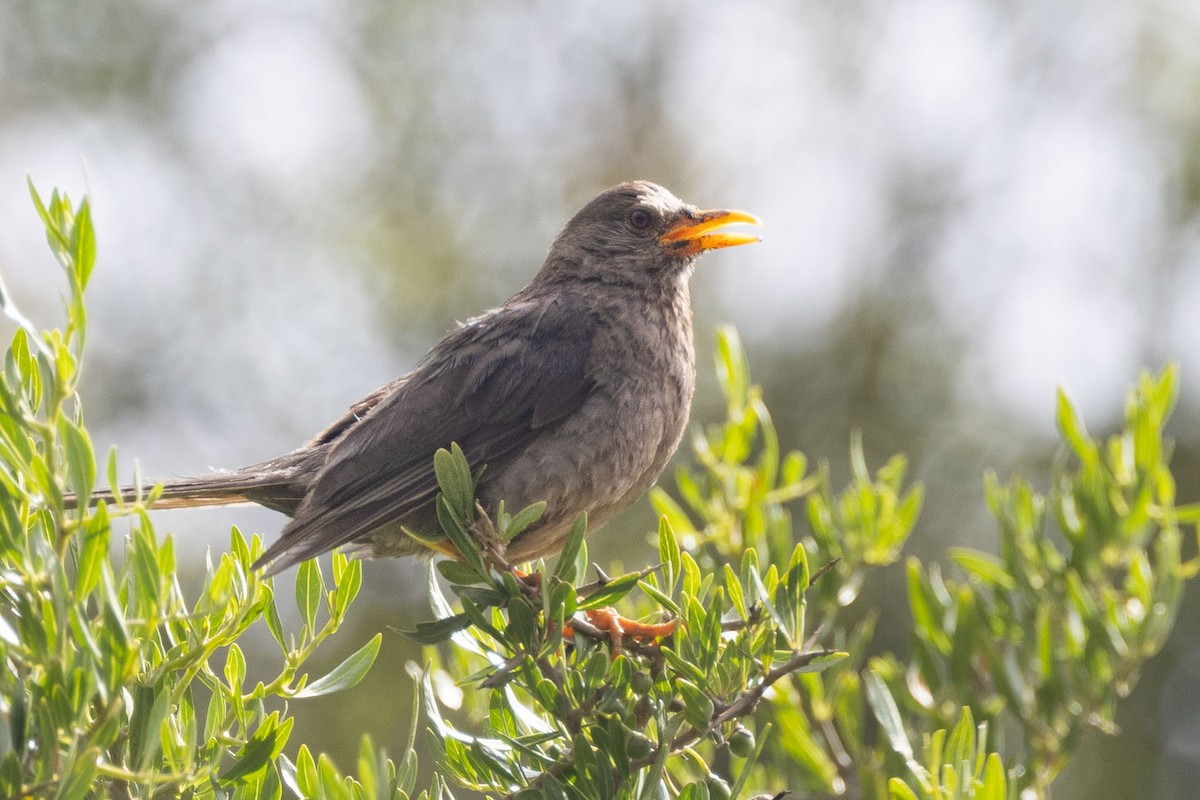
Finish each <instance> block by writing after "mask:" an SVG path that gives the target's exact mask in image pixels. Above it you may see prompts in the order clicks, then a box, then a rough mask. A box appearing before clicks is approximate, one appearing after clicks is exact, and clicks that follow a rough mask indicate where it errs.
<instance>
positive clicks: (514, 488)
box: [479, 390, 687, 560]
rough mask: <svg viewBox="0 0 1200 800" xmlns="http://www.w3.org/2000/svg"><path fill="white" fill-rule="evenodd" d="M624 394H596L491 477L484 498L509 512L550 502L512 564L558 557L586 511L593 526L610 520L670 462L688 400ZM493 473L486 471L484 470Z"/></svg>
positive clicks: (516, 545)
mask: <svg viewBox="0 0 1200 800" xmlns="http://www.w3.org/2000/svg"><path fill="white" fill-rule="evenodd" d="M647 394H649V395H651V396H653V394H654V393H637V392H629V391H623V392H619V393H606V392H598V393H596V394H593V395H592V396H591V397H590V398H589V399H588V401H587V402H586V403H585V404H584V406H583V407H582V408H581V409H580V410H579V412H578V413H576V414H573V415H572V416H571V417H570V418H569V419H567V420H565V421H564V422H563V423H562V424H561V425H559V426H557V427H556V428H554V429H553V430H548V431H547V432H546V433H545V434H543V435H542V436H540V437H539V438H538V439H537V440H535V441H534V442H533V443H532V444H531V445H530V446H529V447H528V448H527V449H526V450H525V451H524V452H522V453H521V454H520V455H518V456H517V457H516V458H515V459H514V460H513V461H511V462H509V463H507V464H505V465H504V467H503V469H501V470H497V471H496V473H495V475H494V476H493V479H492V480H487V478H486V477H485V479H484V481H483V483H482V485H481V486H480V492H479V493H480V499H481V500H482V501H483V504H484V507H485V508H489V509H491V508H495V506H496V504H497V503H498V502H499V501H500V500H501V499H503V500H504V502H505V507H506V508H507V509H508V510H509V513H515V512H516V511H517V510H518V509H520V508H522V507H524V506H526V505H528V504H530V503H534V502H538V501H539V500H544V501H545V502H546V513H545V515H544V516H543V519H542V523H541V524H539V525H538V526H537V527H536V528H532V529H530V530H529V531H527V532H526V533H524V534H522V535H521V536H520V537H519V538H518V539H517V540H515V541H514V542H512V543H511V544H510V547H509V556H510V558H511V559H513V560H525V559H528V558H534V557H537V556H539V555H542V554H544V553H549V552H553V551H554V550H556V549H557V548H558V547H559V546H560V545H561V542H562V539H563V538H564V537H565V536H566V533H567V531H568V530H569V529H570V527H571V525H572V523H573V522H574V521H575V519H576V518H577V517H578V516H579V514H581V513H583V512H587V514H588V518H589V528H592V529H595V528H596V527H599V526H600V525H603V524H604V523H605V522H607V521H608V520H609V519H610V518H611V517H612V516H613V515H615V514H616V513H617V512H619V511H621V510H622V509H624V508H625V507H626V506H628V505H629V504H631V503H632V502H633V501H634V500H636V499H637V498H638V497H639V496H641V494H642V493H643V492H645V491H646V490H647V489H648V488H649V487H650V486H651V485H652V484H653V483H654V481H655V480H656V479H657V478H658V476H659V474H660V473H661V472H662V469H663V467H664V466H665V465H666V463H667V461H668V460H669V459H670V457H671V454H672V453H673V452H674V450H675V447H676V445H677V444H678V443H679V438H680V436H681V434H682V432H683V426H684V424H685V422H686V418H687V407H686V405H687V404H686V402H684V398H682V397H679V398H670V399H666V398H664V397H663V395H662V393H661V390H660V392H658V393H657V394H658V397H657V398H655V399H653V400H651V399H649V398H648V397H647V396H646V395H647ZM485 476H486V473H485Z"/></svg>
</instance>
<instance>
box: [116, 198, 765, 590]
mask: <svg viewBox="0 0 1200 800" xmlns="http://www.w3.org/2000/svg"><path fill="white" fill-rule="evenodd" d="M736 222H745V223H751V224H759V222H758V220H757V219H756V218H755V217H753V216H751V215H750V214H746V213H744V212H741V211H726V210H719V211H701V210H699V209H697V208H695V207H694V206H690V205H687V204H685V203H684V202H682V201H681V200H679V199H678V198H676V197H675V196H674V195H672V194H671V193H670V192H668V191H667V190H666V189H663V188H662V187H661V186H656V185H655V184H653V183H648V182H646V181H635V182H632V183H623V184H621V185H619V186H615V187H613V188H612V189H609V190H608V191H606V192H603V193H602V194H600V195H599V196H598V197H596V198H595V199H593V200H592V201H591V202H590V203H588V204H587V205H586V206H584V207H583V209H582V210H580V211H579V213H577V214H576V215H575V216H574V217H573V218H572V219H571V220H570V221H569V222H568V223H567V224H566V226H565V227H564V228H563V230H562V232H561V233H560V234H559V235H558V237H557V238H556V239H555V240H554V243H553V245H552V246H551V247H550V252H549V254H548V255H547V256H546V260H545V262H544V263H543V264H542V267H541V269H540V270H538V273H537V275H535V276H534V278H533V281H532V282H530V284H529V285H528V286H526V287H525V288H524V289H522V290H521V291H520V292H518V293H517V294H516V295H514V296H513V297H512V298H510V299H509V300H508V301H507V302H505V303H504V304H503V305H501V306H500V307H498V308H495V309H492V310H491V311H488V312H486V313H484V314H482V315H480V316H478V317H475V318H474V319H471V320H469V321H467V322H466V323H465V324H463V325H461V326H460V327H458V328H457V329H456V330H454V331H453V332H452V333H450V334H449V335H448V336H447V337H446V338H445V339H443V340H442V341H441V342H439V343H438V344H437V345H436V346H435V347H434V348H433V350H432V351H430V353H429V354H428V355H427V356H426V357H425V359H424V360H423V361H422V362H421V363H420V364H419V365H418V366H417V368H416V369H414V370H413V371H412V372H410V373H408V374H407V375H405V376H403V377H401V378H399V379H397V380H395V381H393V382H392V383H390V384H388V385H387V386H384V387H382V388H381V389H378V390H377V391H375V392H373V393H371V394H370V395H368V396H367V397H365V398H364V399H362V400H360V401H359V402H358V403H356V404H355V405H354V406H352V407H351V408H350V409H349V410H348V411H347V412H346V414H345V415H344V416H343V417H342V418H341V419H339V420H337V421H336V422H334V423H333V424H332V425H330V426H329V427H328V428H326V429H325V430H324V431H322V432H321V433H320V434H318V435H317V436H316V437H315V438H314V439H312V440H311V441H309V442H308V443H306V444H304V445H303V446H302V447H300V448H299V449H297V450H294V451H292V452H290V453H288V454H286V455H283V456H280V457H279V458H275V459H272V460H270V461H266V462H263V463H261V464H255V465H253V466H250V467H245V468H243V469H239V470H235V471H232V472H221V473H215V474H211V475H205V476H201V477H197V478H187V479H182V480H172V481H168V482H166V483H164V485H163V491H162V496H161V498H160V499H159V500H158V502H157V503H156V507H159V508H180V507H186V506H203V505H221V504H226V503H238V502H245V501H251V502H255V503H259V504H261V505H264V506H266V507H268V508H272V509H275V510H276V511H281V512H283V513H284V514H287V515H289V516H290V517H292V519H291V521H290V522H289V523H288V524H287V526H286V527H285V528H284V529H283V534H282V536H281V538H280V539H279V540H278V541H277V542H275V543H274V544H272V545H271V546H270V548H268V550H267V551H266V553H265V554H264V555H263V557H262V558H261V559H259V562H258V564H256V566H261V565H269V571H270V572H271V573H274V572H278V571H279V570H282V569H285V568H286V567H288V566H290V565H292V564H296V563H298V562H300V561H303V560H305V559H308V558H311V557H313V556H316V555H319V554H321V553H324V552H326V551H328V550H332V549H333V548H335V547H340V546H344V545H349V546H352V547H355V548H356V549H358V550H359V551H361V552H362V553H363V554H365V555H374V556H404V555H415V554H419V553H426V554H427V553H430V552H431V551H430V550H429V547H430V545H428V544H426V543H423V542H421V541H418V540H417V539H415V538H413V537H411V536H408V535H407V534H406V533H405V532H404V529H405V528H407V529H409V530H413V531H416V532H423V533H427V534H428V533H437V532H438V531H439V528H438V523H437V518H436V514H435V511H434V499H435V497H436V494H437V483H436V481H435V479H434V473H433V455H434V452H435V451H437V450H438V449H439V448H443V447H446V448H448V447H449V446H450V444H451V443H452V442H457V443H458V445H459V446H460V447H461V448H462V450H463V451H464V453H465V454H466V457H467V459H468V461H469V462H470V464H471V466H472V469H473V470H477V469H478V468H479V467H480V466H482V465H485V464H486V465H487V469H486V470H484V471H483V473H482V475H481V477H480V480H479V484H478V488H477V492H478V500H479V502H480V503H481V505H482V506H483V508H484V509H485V510H487V511H488V512H489V513H492V512H494V510H495V509H496V507H497V505H498V503H499V501H500V500H504V502H505V505H506V507H507V508H509V509H520V508H523V507H525V506H526V505H528V504H530V503H534V502H537V501H545V502H546V510H545V513H544V514H543V516H542V517H541V519H540V520H539V521H538V522H537V523H536V524H535V525H533V526H531V527H530V528H528V529H526V530H525V531H524V532H522V533H521V534H520V535H519V536H518V537H517V538H516V539H514V540H513V541H512V542H511V543H509V545H508V549H507V558H508V559H509V560H510V561H513V562H520V561H525V560H528V559H532V558H536V557H539V556H542V555H546V554H550V553H554V552H556V551H557V550H559V549H561V546H562V541H563V538H564V537H565V536H566V533H567V531H568V530H569V529H570V527H571V525H572V523H573V522H574V520H575V519H576V518H577V517H578V516H579V514H581V513H583V512H587V514H588V521H589V525H590V527H591V528H592V529H595V528H597V527H599V526H601V525H603V524H604V523H606V522H607V521H608V520H610V519H611V518H612V517H613V516H614V515H615V514H616V513H617V512H618V511H620V510H622V509H624V508H625V507H626V506H628V505H629V504H630V503H632V502H633V501H634V500H636V499H637V498H638V497H640V496H641V495H642V494H643V493H644V492H645V491H646V490H647V489H648V488H649V487H650V486H651V484H653V483H654V481H655V480H656V479H657V478H658V476H659V474H660V473H661V472H662V470H663V468H664V467H665V466H666V464H667V461H668V459H669V458H670V457H671V454H672V453H674V451H675V448H676V446H677V445H678V444H679V440H680V438H681V437H682V436H683V431H684V427H685V425H686V422H687V417H688V409H689V406H690V404H691V400H692V390H693V388H694V386H695V354H694V350H693V344H692V310H691V302H690V298H689V293H688V278H689V277H690V276H691V273H692V267H693V265H694V263H695V261H696V258H697V256H699V255H700V254H701V253H703V252H704V251H706V250H714V249H717V248H721V247H732V246H734V245H740V244H748V243H750V242H755V241H758V239H757V238H756V237H754V236H749V235H746V234H742V233H728V232H721V231H720V230H719V229H720V228H722V227H723V226H725V225H728V224H730V223H736ZM129 494H132V492H130V493H129ZM99 497H103V495H100V496H99ZM439 549H441V548H439Z"/></svg>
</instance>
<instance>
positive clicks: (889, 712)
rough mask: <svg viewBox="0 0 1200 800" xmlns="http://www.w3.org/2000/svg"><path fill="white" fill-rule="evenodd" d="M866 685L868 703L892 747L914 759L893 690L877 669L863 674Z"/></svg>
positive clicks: (902, 754) (907, 757) (906, 757)
mask: <svg viewBox="0 0 1200 800" xmlns="http://www.w3.org/2000/svg"><path fill="white" fill-rule="evenodd" d="M863 680H864V687H865V688H866V690H867V703H868V704H869V705H870V706H871V711H872V713H874V714H875V719H877V720H879V726H880V727H881V728H882V729H883V733H884V735H885V736H886V737H887V740H888V744H890V745H891V747H892V749H893V750H895V751H896V752H897V753H899V754H900V755H901V756H903V757H904V759H905V760H906V761H912V760H913V750H912V744H911V743H910V742H909V741H908V734H907V733H906V732H905V730H904V721H903V719H901V717H900V709H899V708H897V707H896V700H895V699H894V698H893V697H892V692H891V690H890V689H888V687H887V684H886V683H884V681H883V678H881V677H880V676H879V673H878V672H876V671H875V670H873V669H872V670H867V672H865V673H864V674H863Z"/></svg>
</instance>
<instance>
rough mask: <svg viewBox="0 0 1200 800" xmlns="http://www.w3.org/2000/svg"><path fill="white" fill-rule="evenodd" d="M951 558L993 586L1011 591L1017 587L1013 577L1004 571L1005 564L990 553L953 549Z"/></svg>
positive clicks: (966, 548) (951, 549)
mask: <svg viewBox="0 0 1200 800" xmlns="http://www.w3.org/2000/svg"><path fill="white" fill-rule="evenodd" d="M949 553H950V557H951V558H952V559H954V560H955V562H957V563H958V565H959V566H960V567H962V568H963V569H965V570H966V571H967V572H969V573H971V574H972V575H974V576H976V577H978V578H980V579H981V580H983V582H984V583H988V584H991V585H992V586H999V587H1000V588H1001V589H1011V588H1013V586H1014V585H1015V581H1014V580H1013V576H1012V575H1009V574H1008V572H1007V571H1005V569H1004V562H1002V561H1001V560H1000V559H998V558H996V557H995V556H993V555H991V554H990V553H982V552H980V551H978V550H972V549H971V548H968V547H952V548H950V550H949Z"/></svg>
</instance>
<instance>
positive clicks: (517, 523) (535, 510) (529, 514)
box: [503, 500, 546, 542]
mask: <svg viewBox="0 0 1200 800" xmlns="http://www.w3.org/2000/svg"><path fill="white" fill-rule="evenodd" d="M545 513H546V501H545V500H541V501H539V502H536V503H533V504H531V505H527V506H525V507H524V508H522V509H521V510H520V511H518V512H517V513H516V514H515V515H514V516H513V518H512V519H510V520H509V521H508V524H507V525H506V526H505V528H504V533H503V535H504V541H506V542H511V541H512V540H513V539H515V538H517V537H518V536H520V535H521V534H522V533H524V532H525V530H526V528H528V527H529V526H530V525H532V524H533V523H535V522H537V521H538V520H539V519H541V518H542V515H543V514H545Z"/></svg>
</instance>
